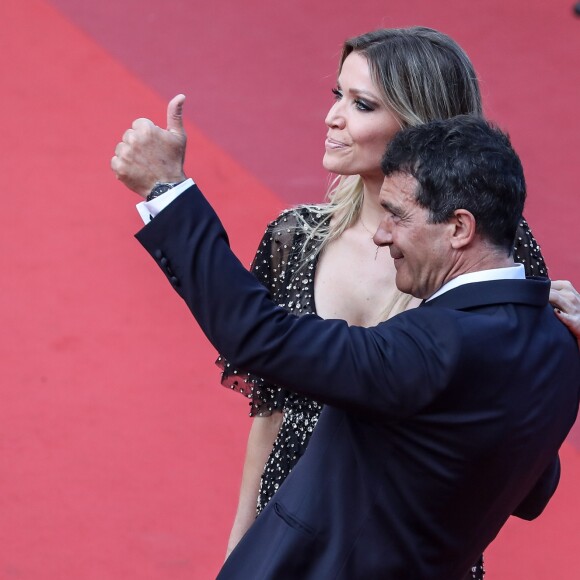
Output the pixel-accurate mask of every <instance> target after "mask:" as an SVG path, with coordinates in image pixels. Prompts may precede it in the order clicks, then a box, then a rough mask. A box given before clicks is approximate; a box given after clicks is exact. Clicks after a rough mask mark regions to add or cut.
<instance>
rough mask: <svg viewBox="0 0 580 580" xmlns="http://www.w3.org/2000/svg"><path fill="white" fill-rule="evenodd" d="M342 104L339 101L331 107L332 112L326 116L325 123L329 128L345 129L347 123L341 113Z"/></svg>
mask: <svg viewBox="0 0 580 580" xmlns="http://www.w3.org/2000/svg"><path fill="white" fill-rule="evenodd" d="M340 105H341V103H340V101H337V102H336V103H334V105H332V107H330V111H328V114H327V115H326V119H325V120H324V122H325V123H326V126H327V127H330V128H336V129H344V127H345V125H346V122H345V119H344V115H343V114H342V111H341V106H340Z"/></svg>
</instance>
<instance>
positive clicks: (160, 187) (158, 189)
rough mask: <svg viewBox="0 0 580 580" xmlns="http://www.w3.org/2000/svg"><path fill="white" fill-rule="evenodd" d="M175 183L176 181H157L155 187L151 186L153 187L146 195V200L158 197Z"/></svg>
mask: <svg viewBox="0 0 580 580" xmlns="http://www.w3.org/2000/svg"><path fill="white" fill-rule="evenodd" d="M176 185H177V183H158V184H157V185H156V186H155V187H153V189H152V190H151V192H150V193H149V195H148V196H147V201H151V200H152V199H155V198H156V197H159V196H160V195H162V194H164V193H165V192H166V191H169V190H170V189H172V188H174V187H175V186H176Z"/></svg>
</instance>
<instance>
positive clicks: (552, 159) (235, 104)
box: [0, 0, 580, 580]
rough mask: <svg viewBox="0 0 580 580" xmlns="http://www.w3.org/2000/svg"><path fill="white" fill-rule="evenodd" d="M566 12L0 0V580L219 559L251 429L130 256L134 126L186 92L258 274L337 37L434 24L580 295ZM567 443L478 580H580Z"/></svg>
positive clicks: (573, 27) (534, 1)
mask: <svg viewBox="0 0 580 580" xmlns="http://www.w3.org/2000/svg"><path fill="white" fill-rule="evenodd" d="M571 4H572V3H571V2H568V1H563V0H553V1H552V2H550V3H547V2H543V1H540V0H531V1H527V2H523V1H520V0H517V1H516V0H505V1H500V0H489V1H488V2H486V3H485V4H479V3H478V4H475V3H470V2H463V1H461V0H449V1H447V2H439V3H433V2H428V1H427V0H406V1H405V2H403V1H402V0H393V1H390V2H379V1H375V0H369V1H362V2H358V3H354V2H347V1H346V0H335V1H334V2H327V1H321V2H317V3H311V2H306V1H305V0H296V1H294V2H278V1H267V0H251V1H247V2H243V3H242V2H234V1H233V0H220V1H217V2H214V3H211V4H210V3H201V2H196V1H191V2H183V1H180V0H165V1H163V2H161V1H159V0H142V1H141V2H137V1H136V0H125V1H124V2H115V3H113V2H101V3H95V2H88V1H85V2H79V1H78V0H52V1H43V0H3V2H2V4H1V5H0V67H1V71H2V92H1V95H2V108H1V113H0V114H1V115H2V117H1V121H2V123H1V127H2V132H1V134H0V146H1V153H2V154H1V155H0V169H1V173H2V176H3V179H4V183H5V185H6V187H5V191H4V196H3V211H2V215H1V217H0V222H1V223H0V242H1V247H2V248H3V249H4V251H3V252H2V253H1V254H0V267H1V268H2V271H3V278H2V295H1V300H0V328H1V329H2V333H1V335H0V360H1V362H2V367H1V368H2V371H1V375H0V376H1V387H2V390H1V392H2V403H1V404H0V514H1V516H0V580H4V579H7V580H9V579H12V578H19V579H26V580H62V579H63V580H69V579H71V580H76V579H79V580H109V579H110V580H120V579H135V580H142V579H160V580H163V579H182V578H183V579H186V578H187V579H192V578H194V579H206V578H212V577H214V576H215V574H216V572H217V570H218V569H219V566H220V562H221V560H222V558H223V553H224V549H225V544H226V540H227V535H228V532H229V526H230V523H231V519H232V517H233V513H234V510H235V504H236V499H237V488H238V483H239V476H240V470H241V465H242V461H243V453H244V448H245V439H246V434H247V430H248V428H249V423H250V422H249V420H248V419H247V417H246V414H247V405H246V403H245V401H243V400H242V399H241V397H239V396H236V395H234V394H233V393H228V392H226V391H225V390H224V389H222V388H221V387H220V386H219V385H218V374H217V369H216V368H215V367H214V366H213V359H214V357H215V352H214V351H213V349H212V348H211V347H210V346H209V345H208V344H207V342H206V341H205V339H204V338H203V336H202V335H201V333H200V332H199V330H198V329H197V327H196V326H195V324H194V323H193V321H192V320H191V318H190V316H189V315H188V313H187V311H186V309H185V307H184V306H183V305H182V304H181V303H180V302H179V300H178V299H177V297H176V296H175V295H174V293H173V291H172V289H171V288H170V287H169V285H168V284H167V283H166V282H165V280H164V279H163V277H162V276H160V274H159V272H158V271H157V269H156V267H155V266H154V264H153V263H152V262H151V260H150V258H148V257H147V256H146V254H145V252H144V251H143V250H142V249H141V248H140V247H139V246H138V244H137V243H136V242H135V240H134V239H133V238H132V233H134V232H135V231H136V230H137V229H138V228H139V227H140V222H139V218H138V216H137V214H136V212H135V210H134V203H136V202H137V201H138V198H137V197H136V196H134V195H133V194H130V193H129V192H126V191H125V190H124V189H123V187H121V186H120V185H119V184H118V183H116V182H115V180H114V178H113V176H112V174H111V173H110V171H109V169H108V164H109V159H110V157H111V155H112V152H113V149H114V147H115V144H116V143H117V141H118V140H119V138H120V136H121V134H122V133H123V131H124V130H125V129H126V128H127V127H128V126H129V124H130V123H131V121H132V120H133V119H134V118H136V117H139V116H147V117H151V118H153V119H155V120H156V121H157V122H159V123H160V124H162V123H163V121H164V115H165V106H166V101H167V99H168V98H169V97H170V96H173V95H174V94H175V93H177V92H185V93H186V94H187V95H188V100H187V103H186V116H187V130H188V134H189V138H190V141H189V157H188V159H189V161H188V163H189V167H188V169H189V172H190V174H191V175H193V176H194V177H195V179H196V181H198V182H199V183H200V185H201V186H202V188H203V189H204V191H206V193H207V194H208V195H209V196H210V198H211V199H212V201H213V202H214V203H215V204H216V206H217V207H218V210H219V212H220V215H221V216H222V218H223V220H224V222H225V224H226V226H227V227H228V229H229V231H230V233H231V238H232V244H233V246H234V248H235V249H236V251H237V252H238V254H239V255H241V256H242V257H243V259H244V260H245V261H246V262H249V260H250V259H251V256H252V253H253V250H254V248H255V246H256V244H257V241H258V240H259V237H260V235H261V233H262V231H263V229H264V226H265V224H266V222H267V221H268V220H269V219H271V218H272V217H273V216H275V215H276V213H277V212H278V211H279V210H280V209H281V208H282V207H285V206H287V205H290V204H292V203H295V202H298V201H306V200H319V199H321V197H322V194H323V192H324V189H325V187H326V182H327V177H326V175H325V174H324V172H323V171H322V170H321V168H320V160H321V155H322V140H323V136H324V133H325V128H324V125H323V122H322V121H323V118H324V115H325V112H326V110H327V108H328V106H329V105H330V103H331V95H330V88H331V87H332V86H333V84H334V76H335V71H336V60H337V57H338V54H339V50H340V45H341V43H342V41H343V40H344V38H346V37H348V36H352V35H355V34H358V33H361V32H364V31H365V30H370V29H373V28H377V27H380V26H407V25H411V24H423V25H428V26H432V27H435V28H438V29H441V30H443V31H445V32H447V33H449V34H451V35H452V36H453V37H454V38H456V39H457V40H458V41H459V42H460V43H461V44H462V46H464V48H465V49H466V50H467V51H468V53H469V54H470V56H471V57H472V59H473V61H474V63H475V65H476V68H477V70H478V72H479V74H480V76H481V78H482V81H483V87H484V95H485V99H486V110H487V113H488V116H489V117H491V118H492V119H494V120H496V121H497V122H499V123H500V125H502V126H503V127H504V128H506V129H507V130H508V131H509V132H510V134H511V135H512V139H513V141H514V143H515V145H516V148H517V149H518V151H519V152H520V154H521V157H522V160H523V162H524V166H525V168H526V173H527V178H528V184H529V203H528V210H527V212H526V213H527V217H528V219H529V221H530V223H531V225H532V228H533V230H534V233H535V234H536V237H537V238H538V240H539V241H540V243H541V245H542V249H543V251H544V253H545V255H546V258H547V261H548V265H549V267H550V270H551V274H552V277H554V278H562V277H566V278H569V279H571V280H572V281H573V282H574V283H575V284H576V285H577V286H579V285H580V276H579V274H578V272H579V268H578V266H579V261H580V258H579V257H578V252H577V246H578V241H579V236H578V233H577V231H578V230H577V220H578V215H579V202H578V193H579V192H580V187H579V179H578V176H577V175H578V173H577V171H576V165H577V163H578V160H577V157H578V151H579V150H580V148H579V137H578V135H579V128H580V127H579V122H578V87H579V86H580V83H579V81H580V19H578V18H575V17H574V16H573V14H572V10H571ZM579 448H580V435H579V433H578V428H576V430H575V432H574V433H573V434H572V435H571V436H570V438H569V441H568V442H567V443H566V444H565V446H564V448H563V450H562V458H563V478H562V483H561V486H560V488H559V490H558V492H557V495H556V497H555V499H554V501H553V502H552V504H551V505H550V506H549V507H548V509H547V510H546V513H545V514H544V515H543V516H542V517H541V518H540V519H539V520H537V521H536V522H533V523H526V522H518V521H514V522H510V524H509V525H508V526H507V527H506V528H505V530H504V531H502V533H501V534H500V536H499V538H498V539H497V540H496V542H495V543H494V544H493V545H492V546H491V547H490V549H489V550H488V558H487V561H488V569H489V573H488V578H499V579H507V578H510V579H512V578H515V579H518V578H526V579H538V580H551V579H553V578H570V577H576V576H579V575H580V563H579V561H578V558H577V555H576V553H575V550H577V547H578V545H579V542H580V532H578V521H579V519H580V500H579V499H578V497H577V492H576V488H577V482H578V481H580V450H579Z"/></svg>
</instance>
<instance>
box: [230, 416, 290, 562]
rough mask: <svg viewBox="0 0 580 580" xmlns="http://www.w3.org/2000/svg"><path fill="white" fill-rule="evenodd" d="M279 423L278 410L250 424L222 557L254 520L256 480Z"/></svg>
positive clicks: (258, 485)
mask: <svg viewBox="0 0 580 580" xmlns="http://www.w3.org/2000/svg"><path fill="white" fill-rule="evenodd" d="M281 423H282V413H281V412H280V411H274V412H273V413H272V414H271V415H268V416H266V417H255V418H254V420H253V421H252V426H251V428H250V434H249V436H248V445H247V448H246V459H245V461H244V468H243V471H242V484H241V486H240V498H239V500H238V509H237V512H236V517H235V519H234V524H233V526H232V531H231V532H230V539H229V541H228V548H227V552H226V558H227V557H228V556H229V555H230V552H231V551H232V550H233V549H234V548H235V547H236V545H237V544H238V542H239V541H240V540H241V539H242V536H243V535H244V534H245V533H246V532H247V531H248V528H249V527H250V526H251V525H252V523H253V521H254V520H255V519H256V504H257V502H258V493H259V491H260V480H261V478H262V473H263V472H264V465H265V464H266V461H267V460H268V457H269V456H270V453H271V451H272V447H273V446H274V441H275V440H276V437H277V435H278V431H279V430H280V425H281Z"/></svg>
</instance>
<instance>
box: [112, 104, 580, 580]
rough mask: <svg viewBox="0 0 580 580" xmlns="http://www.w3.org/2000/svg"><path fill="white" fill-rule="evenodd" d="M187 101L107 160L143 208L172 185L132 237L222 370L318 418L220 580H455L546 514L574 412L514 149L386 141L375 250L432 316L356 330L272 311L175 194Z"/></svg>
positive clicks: (181, 188)
mask: <svg viewBox="0 0 580 580" xmlns="http://www.w3.org/2000/svg"><path fill="white" fill-rule="evenodd" d="M182 102H183V100H182V98H178V99H177V100H174V101H172V104H171V105H170V113H171V115H170V123H169V130H168V131H162V130H161V129H159V128H156V127H154V126H153V125H152V124H151V123H150V122H146V121H143V120H141V121H139V122H137V124H136V125H134V127H133V129H131V130H130V131H129V132H128V133H126V134H125V137H124V139H123V142H122V143H120V144H119V145H118V147H117V150H116V155H115V157H114V158H113V161H112V167H113V169H114V171H115V172H116V173H117V176H118V177H119V178H120V179H121V180H122V181H123V182H124V183H125V184H127V185H128V186H129V187H130V188H131V189H133V190H135V191H137V192H138V193H140V194H141V195H143V196H145V195H146V194H147V192H148V191H149V190H150V189H151V188H152V187H153V186H154V185H155V182H167V183H160V184H157V185H155V187H153V194H154V195H155V194H157V193H160V194H161V195H159V197H157V198H156V199H154V200H152V201H150V202H149V203H147V202H146V205H145V206H143V207H142V209H141V211H142V214H143V215H145V216H146V219H149V215H151V216H155V217H152V219H151V221H150V223H148V224H147V225H146V227H144V228H143V229H142V230H141V231H140V232H139V234H138V235H137V238H138V239H139V241H140V242H141V243H142V244H143V245H144V246H145V248H146V249H147V250H148V251H149V252H150V254H151V255H152V256H153V257H154V259H155V260H156V261H157V263H158V264H159V266H160V267H161V268H162V269H163V271H164V272H165V274H166V275H167V277H168V279H169V280H170V282H171V284H172V285H173V286H174V288H175V289H176V291H177V292H178V293H179V294H180V296H181V297H182V298H183V299H184V300H185V301H186V303H187V305H188V306H189V308H190V310H191V311H192V313H193V315H194V316H195V318H196V319H197V321H198V323H199V324H200V326H201V328H202V329H203V330H204V332H205V333H206V335H207V336H208V338H209V340H210V341H211V342H212V343H213V344H214V345H215V346H216V348H217V349H218V350H219V351H220V352H221V353H222V354H223V355H224V356H225V357H227V359H228V360H229V361H230V362H231V363H233V364H234V365H235V366H237V367H239V368H243V369H246V370H248V371H251V372H253V373H256V374H258V375H260V376H263V377H265V378H266V379H268V380H269V381H271V382H273V383H275V384H279V385H281V386H283V387H285V388H288V389H290V390H293V391H296V392H299V393H303V394H306V395H309V396H311V397H312V398H314V399H316V400H318V401H321V402H322V403H324V404H325V408H324V411H323V413H322V415H321V417H320V420H319V422H318V425H317V427H316V431H315V433H314V434H313V436H312V439H311V442H310V444H309V447H308V449H307V451H306V453H305V455H304V456H303V457H302V458H301V460H300V462H299V463H298V465H297V466H296V468H295V469H294V470H293V472H292V473H291V474H290V476H289V477H288V478H287V480H286V481H285V482H284V484H283V485H282V486H281V487H280V489H279V491H278V492H277V493H276V495H275V497H274V498H273V500H272V501H271V502H270V503H269V504H268V506H267V507H266V509H265V510H264V511H263V512H262V514H261V515H260V516H259V517H258V519H257V520H256V522H255V523H254V524H253V526H252V527H251V528H250V530H249V531H248V532H247V533H246V535H245V536H244V538H243V539H242V540H241V542H240V543H239V544H238V546H237V547H236V548H235V550H234V551H233V552H232V554H231V555H230V557H229V558H228V560H227V561H226V563H225V565H224V567H223V569H222V571H221V572H220V575H219V578H222V579H240V580H242V579H243V580H247V579H248V578H252V579H308V580H315V579H316V580H319V579H330V578H332V579H334V578H340V579H344V580H346V579H354V578H365V579H367V578H369V579H393V580H402V579H413V580H417V579H429V580H437V579H440V580H454V579H461V578H463V577H464V576H465V572H466V570H468V569H469V566H470V565H471V563H473V562H475V561H476V559H477V557H478V556H479V554H480V553H481V552H482V551H483V550H484V548H485V547H486V546H487V545H488V544H489V543H490V542H491V541H492V540H493V538H494V537H495V536H496V534H497V533H498V531H499V530H500V528H501V527H502V525H503V524H504V523H505V521H506V520H507V519H508V517H509V516H510V515H516V516H519V517H522V518H526V519H532V518H534V517H537V516H538V515H539V514H540V512H541V511H542V510H543V508H544V507H545V505H546V504H547V502H548V500H549V499H550V497H551V495H552V494H553V492H554V491H555V489H556V486H557V483H558V478H559V469H560V466H559V461H558V449H559V447H560V445H561V444H562V442H563V441H564V438H565V437H566V435H567V433H568V431H569V430H570V428H571V427H572V425H573V423H574V420H575V418H576V414H577V410H578V400H579V395H580V355H579V352H578V348H577V345H576V342H575V340H574V338H573V337H572V335H571V334H570V333H569V331H568V330H567V329H566V328H565V327H564V326H563V325H562V324H561V323H560V322H559V321H558V320H557V319H556V317H555V316H554V313H553V311H552V309H551V308H550V306H549V304H548V295H549V290H550V283H549V281H546V280H539V279H528V280H526V279H524V276H523V268H522V267H520V266H515V265H514V263H513V261H512V259H511V247H512V242H513V238H514V235H515V231H516V226H517V223H518V221H519V219H520V217H521V214H522V210H523V205H524V199H525V183H524V177H523V171H522V167H521V164H520V161H519V158H518V157H517V155H516V154H515V152H514V151H513V149H512V147H511V145H510V143H509V139H508V138H507V137H506V136H505V135H504V134H503V133H502V132H501V131H499V130H498V129H495V128H493V127H492V126H490V125H489V124H488V123H487V122H485V121H483V120H481V119H477V118H473V117H458V118H455V119H451V120H447V121H438V122H434V123H430V124H428V125H424V126H421V127H414V128H409V129H406V130H404V131H401V132H400V133H399V134H398V135H397V136H396V137H395V139H394V140H393V141H392V143H391V145H390V146H389V149H388V150H387V153H386V154H385V157H384V160H383V164H382V168H383V171H384V173H385V176H386V177H385V182H384V185H383V188H382V190H381V204H382V206H383V207H384V209H385V215H384V219H383V220H382V222H381V224H380V226H379V229H378V230H377V232H376V234H375V236H374V240H375V243H376V244H378V245H381V246H388V247H389V249H390V252H391V256H392V257H393V259H394V260H395V267H396V270H397V274H396V283H397V286H398V288H399V289H400V290H402V291H404V292H408V293H410V294H413V295H414V296H416V297H419V298H423V299H424V300H425V301H426V302H425V303H424V304H423V305H422V306H421V307H419V308H417V309H415V310H410V311H407V312H404V313H403V314H400V315H399V316H396V317H395V318H393V319H391V320H389V321H388V322H385V323H383V324H380V325H379V326H377V327H375V328H370V329H366V328H360V327H349V326H348V325H347V324H346V323H345V322H343V321H339V320H322V319H320V318H318V317H317V316H315V315H307V316H303V317H301V318H296V317H293V316H291V315H289V314H288V313H287V312H285V311H284V310H283V309H281V308H279V307H277V306H276V305H274V304H273V303H272V302H271V300H270V298H269V294H268V291H267V290H266V289H265V288H264V287H262V286H261V285H260V284H259V283H258V282H257V281H256V280H255V279H254V277H253V276H252V275H251V274H250V273H248V272H247V271H246V270H245V269H244V268H243V266H242V265H241V264H240V263H239V262H238V261H237V259H236V258H235V256H234V255H233V254H232V253H231V251H230V249H229V246H228V241H227V236H226V233H225V231H224V229H223V227H222V226H221V224H220V222H219V220H218V218H217V216H216V215H215V213H214V211H213V209H212V208H211V206H210V205H209V204H208V202H207V201H206V200H205V198H204V197H203V195H202V194H201V192H200V191H199V189H198V188H197V187H196V186H195V185H194V184H193V182H192V181H191V180H186V181H184V182H183V183H181V184H180V185H178V186H177V187H172V186H173V184H174V182H178V181H181V180H182V179H183V178H184V176H183V175H182V174H181V172H182V169H181V165H180V163H181V161H182V158H183V157H182V152H183V150H184V143H185V136H184V133H183V130H182V126H181V120H180V119H181V105H182ZM180 143H181V144H182V145H183V147H181V145H180ZM178 151H181V153H179V154H176V152H178ZM168 159H175V160H176V162H175V164H173V162H172V163H168ZM160 208H162V209H161V211H159V210H160Z"/></svg>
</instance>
